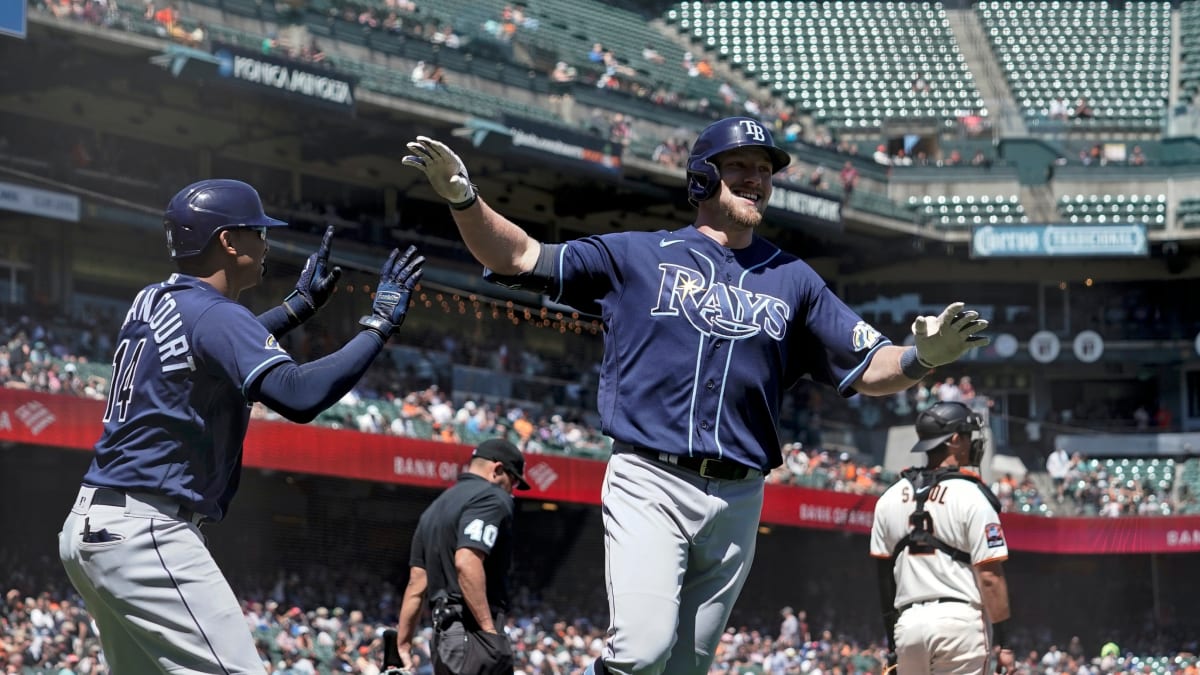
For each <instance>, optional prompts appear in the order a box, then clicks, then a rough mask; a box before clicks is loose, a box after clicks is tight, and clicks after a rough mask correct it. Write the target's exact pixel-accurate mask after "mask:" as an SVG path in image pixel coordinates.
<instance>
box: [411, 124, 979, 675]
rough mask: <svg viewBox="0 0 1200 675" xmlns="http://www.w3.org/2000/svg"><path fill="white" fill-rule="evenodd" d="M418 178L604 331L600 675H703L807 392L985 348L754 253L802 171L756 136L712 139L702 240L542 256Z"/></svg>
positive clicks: (652, 236) (442, 163)
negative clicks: (911, 332)
mask: <svg viewBox="0 0 1200 675" xmlns="http://www.w3.org/2000/svg"><path fill="white" fill-rule="evenodd" d="M408 147H409V149H410V151H411V152H412V154H411V155H409V156H407V157H405V158H404V160H403V161H404V163H405V164H407V165H409V166H412V167H415V168H417V169H419V170H421V171H422V172H423V173H424V174H425V176H426V177H427V178H428V180H429V183H430V184H431V186H432V187H433V189H434V191H435V192H437V194H438V195H440V196H441V197H442V198H443V199H445V200H446V201H448V202H449V203H450V207H451V212H452V214H453V216H454V220H455V222H456V223H457V225H458V229H459V231H460V233H461V235H462V237H463V240H464V241H465V242H466V244H467V247H468V248H469V249H470V250H471V252H472V253H473V254H474V256H475V257H476V258H477V259H478V260H479V261H480V262H481V263H483V265H484V266H485V267H486V270H485V276H487V277H488V278H490V279H492V280H493V281H495V282H497V283H503V284H505V285H508V286H515V287H520V288H525V289H529V290H534V291H538V292H543V293H545V294H547V295H548V296H549V297H550V298H551V299H554V300H555V301H556V302H560V303H565V304H569V305H571V306H573V307H575V308H577V309H579V310H580V311H583V312H588V313H592V314H597V315H599V316H601V317H602V319H603V322H604V328H605V333H604V340H605V353H604V359H603V365H602V374H601V378H600V390H599V407H600V416H601V420H602V426H603V430H604V432H605V433H607V434H608V435H609V436H611V437H612V438H613V439H614V441H615V443H614V446H613V456H612V458H611V459H610V460H609V465H608V470H607V472H606V474H605V480H604V485H603V488H602V500H603V516H604V529H605V533H604V537H605V552H606V554H605V577H606V580H607V583H608V599H609V615H610V622H611V623H610V628H609V639H608V642H607V646H606V649H605V653H604V656H603V658H602V661H598V662H596V663H594V664H592V666H591V667H590V670H591V671H593V672H595V673H602V672H605V671H608V672H612V673H662V672H666V673H705V672H707V671H708V667H709V664H710V663H711V662H712V657H713V650H714V648H715V647H716V645H717V641H718V640H719V638H720V635H721V632H722V630H723V629H724V627H725V622H726V621H727V619H728V617H729V614H730V612H731V611H732V608H733V603H734V601H735V600H736V599H737V597H738V594H739V593H740V592H741V588H742V585H743V583H744V582H745V580H746V576H747V574H748V573H749V571H750V564H751V561H752V560H753V557H754V546H755V537H756V536H757V533H758V522H759V515H760V511H761V507H762V497H763V475H764V474H765V473H766V472H767V471H769V470H770V469H772V468H773V467H776V466H779V464H781V463H782V458H781V456H780V449H779V446H780V442H779V437H778V434H777V430H776V429H777V421H778V415H779V407H780V399H781V396H782V393H783V391H784V390H786V389H787V388H788V387H791V386H792V385H793V384H794V383H795V382H796V381H797V380H799V379H800V378H801V377H803V376H805V375H808V376H811V377H812V378H813V379H815V380H818V381H820V382H824V383H826V384H828V385H830V386H832V387H835V388H836V389H837V390H838V391H839V392H841V393H842V394H844V395H851V394H853V393H855V392H858V393H862V394H867V395H871V396H881V395H886V394H891V393H894V392H897V391H901V390H903V389H905V388H908V387H910V386H912V385H913V384H914V383H915V382H916V381H917V380H919V379H921V378H922V377H923V376H924V375H925V374H926V373H928V372H929V369H930V368H932V367H934V366H938V365H942V364H945V363H950V362H951V361H954V360H955V359H957V358H959V357H960V356H962V355H963V354H964V353H966V352H967V351H968V350H969V349H971V348H973V347H976V346H980V345H984V344H986V343H987V339H986V338H984V337H982V336H980V335H977V333H979V331H981V330H983V329H984V328H985V327H986V326H987V322H986V321H983V320H981V319H980V318H979V315H978V314H977V313H976V312H971V311H967V312H964V311H962V308H963V305H962V304H961V303H955V304H953V305H950V306H949V307H947V309H946V311H945V312H943V313H942V314H941V316H938V317H920V318H918V319H917V323H916V329H917V330H916V345H915V347H911V348H904V347H899V346H893V345H892V344H891V342H890V341H889V340H887V339H886V338H884V337H883V336H882V335H880V334H879V332H878V331H877V330H875V329H874V328H872V327H871V326H870V325H869V324H868V323H866V322H865V321H863V320H862V318H860V317H859V316H858V315H856V314H855V313H854V312H853V311H852V310H850V308H849V307H847V306H846V304H845V303H843V302H842V301H841V300H839V299H838V298H837V297H836V296H835V295H834V294H833V292H832V291H831V290H830V289H829V287H828V286H827V285H826V284H825V282H824V281H822V280H821V278H820V277H819V276H817V274H816V273H815V272H814V271H813V270H812V268H810V267H809V266H808V265H806V264H805V263H804V262H803V261H802V260H800V259H799V258H797V257H796V256H794V255H791V254H789V253H786V252H784V251H782V250H780V249H779V248H778V247H777V246H775V245H773V244H771V243H770V242H769V241H766V240H765V239H763V238H761V237H759V236H757V235H756V234H755V229H756V228H757V227H758V225H759V223H761V222H762V219H763V213H764V212H765V211H766V208H767V202H768V200H769V199H770V197H771V177H772V176H773V175H774V174H775V173H777V172H778V171H780V170H781V169H783V168H784V167H785V166H787V164H788V162H789V161H790V158H789V156H788V155H787V153H785V152H784V151H783V150H780V149H779V148H776V147H775V144H774V141H773V139H772V137H771V133H770V131H769V130H768V129H767V128H766V127H764V126H762V125H761V124H760V123H759V122H758V121H757V120H753V119H749V118H740V117H735V118H728V119H724V120H720V121H718V122H715V123H713V124H712V125H710V126H708V127H707V128H705V129H704V130H703V131H702V132H701V133H700V136H699V137H698V138H697V140H696V143H695V144H694V146H693V150H692V153H691V156H690V158H689V160H688V168H687V179H688V187H687V189H688V196H689V198H690V200H691V201H692V203H693V204H695V205H696V207H697V213H696V220H695V222H694V223H693V224H691V225H688V226H686V227H683V228H680V229H678V230H673V231H659V232H633V231H629V232H619V233H613V234H605V235H599V236H591V237H585V238H582V239H576V240H573V241H569V242H567V243H564V244H545V243H541V242H538V241H536V240H534V239H533V238H531V237H530V236H529V235H528V234H526V233H525V231H524V230H522V229H521V228H520V227H518V226H517V225H515V224H514V223H512V222H511V221H509V220H508V219H506V218H504V217H503V216H501V215H500V214H498V213H496V212H495V211H493V210H492V209H491V207H489V206H488V205H487V204H486V203H485V202H484V201H483V199H482V198H481V197H480V195H478V194H477V192H476V189H475V186H474V185H472V184H471V181H470V178H469V177H468V175H467V169H466V167H465V165H464V164H463V162H462V160H461V159H459V157H458V156H457V155H456V154H455V153H454V152H453V151H451V150H450V148H448V147H447V146H446V145H444V144H443V143H440V142H438V141H436V140H433V139H431V138H427V137H423V136H421V137H418V138H417V139H416V140H415V141H413V142H411V143H409V144H408Z"/></svg>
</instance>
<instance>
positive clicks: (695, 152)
mask: <svg viewBox="0 0 1200 675" xmlns="http://www.w3.org/2000/svg"><path fill="white" fill-rule="evenodd" d="M747 146H751V147H760V148H762V149H763V150H765V151H766V153H767V155H768V156H770V158H771V173H779V172H780V171H781V170H783V168H784V167H785V166H787V165H788V163H789V162H790V161H791V160H792V158H791V157H790V156H789V155H788V154H787V153H786V152H784V151H783V150H782V149H780V148H777V147H775V139H774V138H773V137H772V136H771V131H770V129H768V128H767V127H764V126H763V125H762V123H761V122H759V121H758V120H756V119H753V118H750V117H726V118H725V119H722V120H717V121H716V122H713V123H712V124H710V125H708V126H707V127H705V128H704V130H703V131H701V132H700V135H699V136H697V137H696V142H695V143H694V144H693V145H692V152H691V154H690V155H689V156H688V163H687V177H688V201H690V202H691V203H692V204H693V205H698V204H699V203H700V202H702V201H705V200H708V199H712V198H713V196H715V195H716V194H717V192H719V191H720V187H721V172H720V170H718V168H717V159H716V157H717V155H719V154H721V153H722V152H728V151H730V150H733V149H735V148H742V147H747Z"/></svg>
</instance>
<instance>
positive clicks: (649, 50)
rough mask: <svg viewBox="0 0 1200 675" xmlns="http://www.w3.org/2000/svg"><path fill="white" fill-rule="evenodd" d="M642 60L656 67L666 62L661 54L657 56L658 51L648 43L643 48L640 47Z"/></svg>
mask: <svg viewBox="0 0 1200 675" xmlns="http://www.w3.org/2000/svg"><path fill="white" fill-rule="evenodd" d="M642 58H643V59H645V60H647V61H649V62H650V63H654V64H658V65H662V64H663V63H664V62H665V61H666V58H664V57H663V55H662V54H659V53H658V50H657V49H655V48H654V47H653V45H651V44H650V43H648V42H647V43H646V46H645V47H642Z"/></svg>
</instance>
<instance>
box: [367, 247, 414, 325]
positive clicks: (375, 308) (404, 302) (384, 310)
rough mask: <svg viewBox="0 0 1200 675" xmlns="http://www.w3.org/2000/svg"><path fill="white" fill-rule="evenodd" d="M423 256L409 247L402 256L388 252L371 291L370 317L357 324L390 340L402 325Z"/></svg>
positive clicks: (393, 251)
mask: <svg viewBox="0 0 1200 675" xmlns="http://www.w3.org/2000/svg"><path fill="white" fill-rule="evenodd" d="M424 264H425V256H423V255H418V254H417V247H415V246H409V247H408V250H406V251H405V252H404V255H401V254H400V249H398V248H397V249H392V254H391V255H390V256H388V259H387V261H386V262H384V263H383V268H382V269H381V270H380V271H379V286H378V287H377V288H376V289H375V301H374V302H373V303H372V304H371V313H370V314H368V315H367V316H364V317H363V318H361V319H359V320H358V323H360V324H361V325H363V326H365V327H366V328H368V329H370V330H373V331H375V332H377V333H379V334H380V335H381V336H383V339H384V340H387V339H388V338H389V337H391V335H392V333H394V332H395V331H396V329H398V328H400V325H401V324H403V323H404V317H405V315H406V314H407V313H408V305H409V302H410V301H411V299H412V291H413V288H414V287H416V285H417V284H418V283H419V282H420V281H421V266H422V265H424Z"/></svg>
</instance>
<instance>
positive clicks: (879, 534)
mask: <svg viewBox="0 0 1200 675" xmlns="http://www.w3.org/2000/svg"><path fill="white" fill-rule="evenodd" d="M916 427H917V437H918V438H919V439H920V440H919V441H918V442H917V444H916V446H914V447H913V452H923V453H925V454H926V460H927V461H926V462H925V465H924V466H923V467H921V468H913V469H908V470H906V471H904V472H903V473H902V474H901V478H900V480H898V481H897V482H896V484H895V485H892V486H891V487H890V488H888V490H887V492H885V493H883V495H882V496H881V497H880V498H879V501H878V502H877V503H876V505H875V519H874V524H873V525H872V527H871V555H872V556H873V557H875V558H876V559H877V560H878V561H879V589H880V605H881V609H882V611H883V617H884V625H885V627H886V628H887V639H888V646H889V648H890V649H891V651H892V654H891V655H890V656H889V660H890V661H891V662H892V663H893V664H894V665H896V670H897V672H899V673H900V675H929V674H931V673H958V674H961V675H977V674H979V673H983V672H984V669H985V668H986V666H987V664H988V659H989V657H990V655H991V652H992V645H996V646H998V647H999V650H998V654H997V672H1007V670H1008V669H1010V668H1011V667H1012V665H1013V653H1012V651H1011V650H1009V649H1008V648H1007V644H1006V636H1005V634H1004V633H1005V631H1004V626H1005V623H1004V622H1005V621H1006V620H1007V619H1008V618H1009V607H1008V583H1007V581H1006V580H1005V577H1004V561H1005V560H1006V559H1007V558H1008V544H1007V542H1006V541H1005V540H1004V530H1003V528H1001V526H1000V503H999V501H997V500H996V497H995V496H994V495H993V494H992V493H991V491H990V490H989V489H988V488H987V487H986V486H984V484H983V483H982V482H981V481H980V480H979V475H978V474H977V473H975V472H973V471H971V470H970V469H968V468H967V467H977V466H979V463H980V462H981V460H982V459H983V450H984V448H983V443H984V440H983V437H982V433H983V421H982V419H981V418H980V417H979V415H977V414H976V413H974V412H972V411H971V409H970V408H968V407H967V406H966V405H965V404H963V403H959V402H947V401H943V402H939V403H935V404H934V405H933V406H931V407H930V408H929V409H928V410H925V411H924V412H922V413H921V414H920V415H919V416H918V417H917V425H916ZM989 624H990V625H991V633H992V638H991V639H989V635H988V633H989V631H988V627H989Z"/></svg>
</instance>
